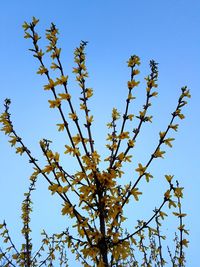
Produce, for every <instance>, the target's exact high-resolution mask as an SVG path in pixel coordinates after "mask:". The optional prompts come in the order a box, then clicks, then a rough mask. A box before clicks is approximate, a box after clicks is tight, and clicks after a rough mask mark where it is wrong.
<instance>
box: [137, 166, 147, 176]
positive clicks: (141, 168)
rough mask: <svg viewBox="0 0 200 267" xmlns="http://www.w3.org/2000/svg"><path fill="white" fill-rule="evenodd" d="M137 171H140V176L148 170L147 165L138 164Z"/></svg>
mask: <svg viewBox="0 0 200 267" xmlns="http://www.w3.org/2000/svg"><path fill="white" fill-rule="evenodd" d="M135 170H136V172H139V174H140V176H141V175H143V174H144V173H145V171H146V167H143V166H142V164H141V163H139V164H138V168H137V169H135Z"/></svg>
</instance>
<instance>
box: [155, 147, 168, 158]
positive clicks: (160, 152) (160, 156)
mask: <svg viewBox="0 0 200 267" xmlns="http://www.w3.org/2000/svg"><path fill="white" fill-rule="evenodd" d="M163 154H165V151H161V150H160V148H158V149H157V150H156V152H155V153H154V154H153V156H154V157H155V158H163Z"/></svg>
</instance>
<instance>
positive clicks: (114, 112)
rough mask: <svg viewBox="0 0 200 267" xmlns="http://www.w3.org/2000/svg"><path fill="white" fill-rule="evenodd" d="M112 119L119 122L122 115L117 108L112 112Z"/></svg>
mask: <svg viewBox="0 0 200 267" xmlns="http://www.w3.org/2000/svg"><path fill="white" fill-rule="evenodd" d="M112 118H113V120H117V119H119V118H120V113H119V112H118V111H117V109H116V108H113V110H112Z"/></svg>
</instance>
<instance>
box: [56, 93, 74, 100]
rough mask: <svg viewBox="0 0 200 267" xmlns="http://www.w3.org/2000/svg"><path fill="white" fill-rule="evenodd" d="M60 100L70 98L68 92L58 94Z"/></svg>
mask: <svg viewBox="0 0 200 267" xmlns="http://www.w3.org/2000/svg"><path fill="white" fill-rule="evenodd" d="M58 95H59V97H60V99H61V100H69V99H70V98H71V95H70V94H58Z"/></svg>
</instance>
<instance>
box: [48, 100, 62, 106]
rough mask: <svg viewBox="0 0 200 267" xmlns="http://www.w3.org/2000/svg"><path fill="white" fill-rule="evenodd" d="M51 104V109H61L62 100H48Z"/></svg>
mask: <svg viewBox="0 0 200 267" xmlns="http://www.w3.org/2000/svg"><path fill="white" fill-rule="evenodd" d="M48 102H49V104H50V108H55V107H57V108H58V107H59V106H60V103H61V100H60V99H59V98H56V100H48Z"/></svg>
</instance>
